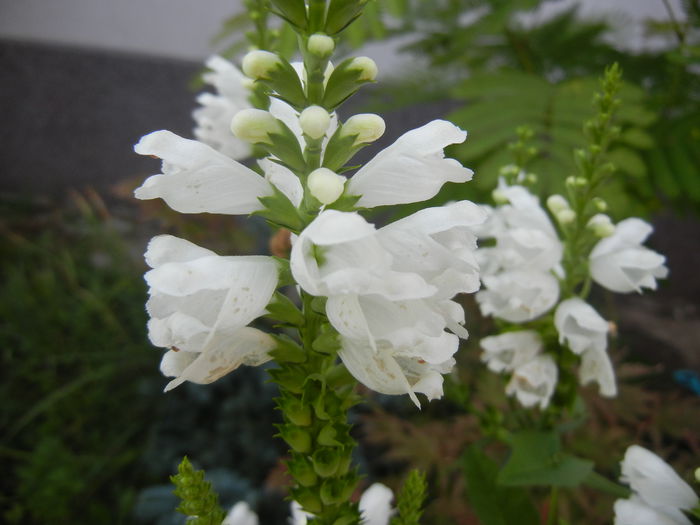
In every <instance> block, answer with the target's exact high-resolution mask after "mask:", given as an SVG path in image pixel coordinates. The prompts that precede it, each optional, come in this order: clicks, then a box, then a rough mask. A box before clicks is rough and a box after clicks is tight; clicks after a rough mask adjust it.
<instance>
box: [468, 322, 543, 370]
mask: <svg viewBox="0 0 700 525" xmlns="http://www.w3.org/2000/svg"><path fill="white" fill-rule="evenodd" d="M480 345H481V348H482V350H483V351H484V352H483V353H482V354H481V360H482V361H484V362H485V363H486V366H488V368H489V370H491V371H492V372H512V371H513V370H514V369H516V368H518V367H520V366H522V365H524V364H525V363H527V362H528V361H532V360H533V359H534V358H535V357H537V356H538V355H539V354H540V353H541V352H542V348H543V345H542V339H541V338H540V336H539V334H538V333H537V332H535V331H533V330H521V331H519V332H506V333H504V334H500V335H494V336H490V337H484V338H483V339H482V340H481V342H480Z"/></svg>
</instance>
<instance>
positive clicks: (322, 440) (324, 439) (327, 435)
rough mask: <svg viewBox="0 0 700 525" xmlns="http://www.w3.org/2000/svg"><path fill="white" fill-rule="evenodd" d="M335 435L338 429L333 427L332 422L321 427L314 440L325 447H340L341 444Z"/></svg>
mask: <svg viewBox="0 0 700 525" xmlns="http://www.w3.org/2000/svg"><path fill="white" fill-rule="evenodd" d="M337 435H338V431H337V430H336V429H335V426H334V425H333V424H332V423H329V424H327V425H326V426H324V427H323V428H322V429H321V431H320V432H319V433H318V436H317V437H316V440H317V441H318V443H319V444H320V445H324V446H326V447H342V446H343V444H342V443H341V442H340V441H338V440H337V439H335V438H336V436H337Z"/></svg>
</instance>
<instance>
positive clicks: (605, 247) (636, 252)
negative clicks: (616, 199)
mask: <svg viewBox="0 0 700 525" xmlns="http://www.w3.org/2000/svg"><path fill="white" fill-rule="evenodd" d="M651 232H652V227H651V225H650V224H648V223H646V222H644V221H643V220H641V219H637V218H630V219H626V220H624V221H621V222H620V223H618V224H617V226H616V227H615V233H613V234H612V235H611V236H609V237H606V238H604V239H602V240H600V241H599V242H598V244H596V245H595V247H594V248H593V251H591V255H590V270H591V277H593V280H594V281H595V282H597V283H598V284H600V285H601V286H604V287H605V288H607V289H608V290H612V291H613V292H620V293H628V292H635V291H636V292H640V293H641V291H642V288H650V289H652V290H655V289H656V279H663V278H665V277H666V276H667V275H668V268H667V267H666V266H665V264H664V263H665V262H666V258H665V257H664V256H663V255H660V254H658V253H656V252H655V251H653V250H650V249H648V248H645V247H644V246H642V243H643V242H644V241H645V240H646V238H647V237H648V236H649V235H650V234H651Z"/></svg>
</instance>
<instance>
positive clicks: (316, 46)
mask: <svg viewBox="0 0 700 525" xmlns="http://www.w3.org/2000/svg"><path fill="white" fill-rule="evenodd" d="M307 49H308V50H309V53H311V54H313V55H316V56H317V57H327V56H330V54H331V53H332V52H333V50H334V49H335V42H334V41H333V39H332V38H331V37H329V36H328V35H325V34H323V33H315V34H313V35H311V36H310V37H309V42H308V44H307Z"/></svg>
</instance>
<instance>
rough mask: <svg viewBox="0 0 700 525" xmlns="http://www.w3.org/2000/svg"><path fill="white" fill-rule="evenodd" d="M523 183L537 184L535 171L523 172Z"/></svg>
mask: <svg viewBox="0 0 700 525" xmlns="http://www.w3.org/2000/svg"><path fill="white" fill-rule="evenodd" d="M525 183H526V184H537V175H536V174H535V173H526V174H525Z"/></svg>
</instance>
